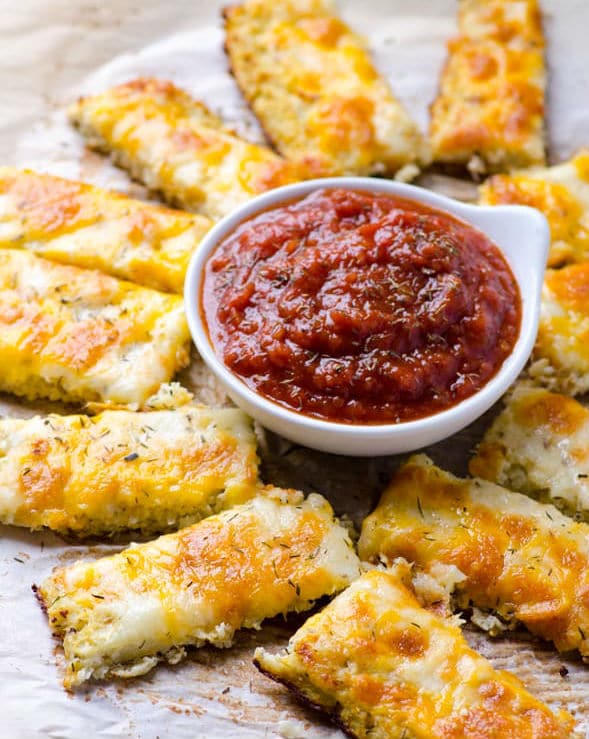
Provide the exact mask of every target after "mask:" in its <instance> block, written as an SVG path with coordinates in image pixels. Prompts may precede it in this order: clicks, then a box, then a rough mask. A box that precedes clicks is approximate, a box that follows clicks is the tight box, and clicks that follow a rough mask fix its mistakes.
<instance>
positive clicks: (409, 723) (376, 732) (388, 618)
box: [254, 560, 574, 739]
mask: <svg viewBox="0 0 589 739" xmlns="http://www.w3.org/2000/svg"><path fill="white" fill-rule="evenodd" d="M458 624H459V621H457V620H456V619H454V618H442V617H440V616H438V615H436V614H434V613H432V612H430V611H427V610H425V609H424V608H422V607H421V606H420V604H419V602H418V601H417V599H416V597H415V593H414V592H413V590H412V587H411V578H410V568H409V566H408V565H407V563H404V562H403V561H402V560H401V561H398V562H397V563H396V564H395V567H394V568H393V569H392V570H390V571H388V572H382V571H380V570H373V571H371V572H368V573H366V574H365V575H363V576H362V577H360V578H359V579H358V580H356V581H355V582H353V583H352V585H350V587H349V588H348V589H347V590H345V591H344V592H343V593H341V594H340V595H338V596H337V597H336V598H335V600H333V601H332V602H331V603H330V604H329V605H328V606H327V607H326V608H324V609H323V611H321V613H318V614H317V615H315V616H311V618H309V620H308V621H307V622H306V623H305V624H304V625H303V626H302V627H301V628H300V629H299V630H298V631H297V632H296V634H295V635H294V636H293V637H292V638H291V640H290V642H289V645H288V649H287V650H286V652H285V653H281V654H270V653H269V652H268V651H266V650H265V649H257V650H256V654H255V660H254V661H255V663H256V665H257V666H258V668H259V669H260V670H261V671H262V672H263V673H265V674H266V675H268V676H269V677H271V678H273V679H274V680H277V681H278V682H281V683H284V684H285V685H286V686H287V687H288V688H290V689H291V690H292V691H293V692H294V693H295V694H296V695H297V697H299V698H302V699H303V700H304V701H305V703H309V704H311V705H312V706H314V707H316V708H319V709H320V710H322V711H324V712H325V713H327V714H329V715H330V716H331V717H332V718H333V720H334V721H335V722H336V723H337V724H339V725H340V726H341V727H342V728H343V729H344V730H345V731H346V733H347V734H349V735H350V736H352V737H356V739H392V738H393V737H394V738H395V739H464V738H465V737H472V739H474V738H475V737H477V738H478V737H480V739H483V737H485V738H488V739H491V737H497V739H499V738H500V737H501V738H502V739H508V738H509V739H549V738H550V739H565V738H566V737H572V736H573V733H572V732H573V726H574V722H573V719H572V717H571V716H570V715H569V714H567V713H565V712H564V711H561V712H559V713H558V714H554V713H553V712H552V711H551V710H550V709H549V708H548V706H546V705H544V704H543V703H542V702H541V701H539V700H537V699H536V698H534V697H533V696H532V695H530V693H528V692H527V691H526V689H525V688H524V686H523V685H522V683H521V682H520V681H519V680H518V679H517V678H516V677H514V676H513V675H511V674H510V673H508V672H503V671H501V672H500V671H497V670H495V669H493V667H492V665H491V664H490V663H489V662H488V661H487V660H486V659H485V658H484V657H482V656H481V655H479V654H477V653H476V652H475V651H474V650H472V649H470V647H469V646H468V644H467V643H466V640H465V639H464V637H463V635H462V633H461V631H460V627H459V625H458Z"/></svg>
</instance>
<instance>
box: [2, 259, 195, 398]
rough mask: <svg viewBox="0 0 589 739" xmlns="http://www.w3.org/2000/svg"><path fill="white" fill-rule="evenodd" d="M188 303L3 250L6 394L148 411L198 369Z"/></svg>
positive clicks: (100, 275) (3, 384)
mask: <svg viewBox="0 0 589 739" xmlns="http://www.w3.org/2000/svg"><path fill="white" fill-rule="evenodd" d="M188 339H189V333H188V326H187V323H186V318H185V316H184V310H183V306H182V299H181V298H180V297H179V296H176V295H167V294H164V293H160V292H157V291H156V290H149V289H147V288H144V287H138V286H137V285H133V284H131V283H130V282H123V281H121V280H118V279H116V278H114V277H110V276H108V275H104V274H101V273H100V272H95V271H93V270H86V269H78V268H77V267H70V266H65V265H62V264H56V263H55V262H49V261H47V260H46V259H41V258H39V257H36V256H34V255H32V254H29V253H27V252H25V251H20V250H15V249H0V362H1V363H2V372H0V390H4V391H8V392H11V393H14V394H16V395H21V396H23V397H25V398H30V399H34V398H50V399H52V400H63V401H66V402H73V403H84V402H90V401H102V402H105V403H115V404H123V405H141V404H142V403H143V402H144V401H145V400H147V398H149V396H151V395H152V394H153V393H155V392H157V390H158V388H159V387H160V385H161V384H162V383H163V382H168V381H169V380H170V379H171V377H172V376H173V375H174V373H175V372H176V371H177V370H178V369H180V368H181V367H183V366H184V365H185V364H187V362H188V351H187V343H188Z"/></svg>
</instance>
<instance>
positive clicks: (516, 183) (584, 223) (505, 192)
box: [480, 151, 589, 267]
mask: <svg viewBox="0 0 589 739" xmlns="http://www.w3.org/2000/svg"><path fill="white" fill-rule="evenodd" d="M480 202H481V204H482V205H508V204H514V205H529V206H531V207H532V208H538V210H541V211H542V213H544V215H545V216H546V218H547V219H548V223H549V225H550V232H551V237H552V243H551V246H550V254H549V256H548V266H549V267H558V266H561V265H563V264H570V263H572V262H586V261H587V260H588V259H589V151H581V152H580V153H579V154H577V155H576V156H575V157H573V159H571V160H570V161H568V162H563V163H562V164H557V165H556V166H554V167H535V168H532V169H527V170H522V171H519V172H514V173H513V174H509V175H495V176H494V177H491V178H489V179H488V180H487V181H486V182H485V183H484V184H483V185H482V186H481V188H480Z"/></svg>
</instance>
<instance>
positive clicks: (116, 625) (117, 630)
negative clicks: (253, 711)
mask: <svg viewBox="0 0 589 739" xmlns="http://www.w3.org/2000/svg"><path fill="white" fill-rule="evenodd" d="M358 574H359V562H358V558H357V556H356V554H355V552H354V547H353V545H352V543H351V541H350V538H349V536H348V533H347V531H346V530H345V529H344V528H343V527H342V526H340V525H339V524H338V523H337V522H336V521H335V519H334V518H333V511H332V510H331V507H330V506H329V504H328V503H327V501H326V500H325V499H324V498H322V497H321V496H320V495H316V494H312V495H309V496H308V498H306V499H305V498H304V496H303V494H302V493H298V492H295V491H292V490H291V491H288V490H278V489H276V488H267V489H265V490H262V491H261V493H260V495H259V496H258V497H256V498H254V499H253V500H251V501H250V502H249V503H246V504H244V505H242V506H237V507H235V508H233V509H232V510H230V511H226V512H224V513H220V514H218V515H216V516H211V517H210V518H206V519H204V520H203V521H201V522H200V523H197V524H195V525H194V526H191V527H189V528H185V529H182V530H181V531H179V532H178V533H175V534H169V535H167V536H162V537H160V538H159V539H156V540H155V541H152V542H149V543H147V544H139V545H133V546H131V547H129V548H128V549H126V550H125V551H123V552H121V553H120V554H115V555H114V556H111V557H105V558H103V559H99V560H97V561H96V562H78V563H76V564H74V565H71V566H69V567H64V568H61V569H58V570H56V571H55V572H54V573H53V574H52V575H51V576H50V577H49V578H48V579H47V580H46V581H45V582H44V583H43V584H42V585H41V587H40V588H39V589H38V591H37V592H38V597H39V598H40V600H41V602H42V604H43V606H44V608H45V609H46V611H47V615H48V618H49V623H50V625H51V628H52V630H53V631H54V633H55V634H56V635H57V636H59V637H60V638H62V639H63V648H64V652H65V658H66V662H67V671H66V677H65V685H66V687H68V688H73V687H76V686H78V685H80V684H81V683H83V682H84V681H85V680H88V679H90V678H96V679H100V678H107V677H134V676H135V675H141V674H144V673H145V672H147V671H148V670H150V669H151V668H152V667H153V666H154V665H155V664H156V663H157V662H158V661H160V660H167V661H169V662H177V661H179V659H181V657H182V656H183V655H184V653H185V650H184V648H185V647H186V646H187V645H194V646H201V645H203V644H205V643H210V644H214V645H215V646H218V647H228V646H230V644H231V642H232V639H233V635H234V633H235V631H236V630H237V629H240V628H258V627H259V625H260V624H261V623H262V621H263V620H264V619H266V618H270V617H272V616H276V615H278V614H281V613H282V614H285V613H287V612H289V611H303V610H306V609H307V608H309V607H310V606H311V605H312V603H313V602H314V601H315V600H317V599H318V598H321V597H322V596H324V595H332V594H334V593H337V592H338V591H340V590H342V589H343V588H345V587H346V586H347V585H348V584H349V583H350V582H351V581H352V580H353V579H354V578H355V577H357V576H358Z"/></svg>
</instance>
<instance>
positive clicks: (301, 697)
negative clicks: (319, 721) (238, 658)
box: [253, 657, 361, 739]
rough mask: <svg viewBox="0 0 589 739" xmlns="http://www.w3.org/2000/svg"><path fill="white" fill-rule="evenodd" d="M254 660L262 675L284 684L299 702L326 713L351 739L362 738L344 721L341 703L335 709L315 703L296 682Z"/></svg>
mask: <svg viewBox="0 0 589 739" xmlns="http://www.w3.org/2000/svg"><path fill="white" fill-rule="evenodd" d="M253 662H254V665H255V666H256V667H257V668H258V670H259V671H260V672H261V673H262V675H265V676H266V677H269V678H270V680H274V682H276V683H280V684H281V685H284V687H285V688H287V689H288V690H289V691H290V692H291V693H292V694H293V695H294V696H295V698H296V699H297V700H298V701H299V703H302V704H303V705H304V706H307V708H312V709H313V710H314V711H319V712H320V713H323V714H325V715H326V716H327V717H328V718H329V719H330V721H332V722H333V723H334V724H335V725H336V726H337V727H338V728H339V729H341V730H342V731H343V732H344V733H345V734H346V735H347V736H349V737H350V738H351V739H361V738H360V736H359V735H358V734H355V733H354V732H353V731H352V729H351V728H350V727H349V726H347V725H346V723H345V722H344V721H343V719H342V716H341V706H340V705H339V703H338V704H336V707H335V709H333V710H330V709H328V708H326V707H325V706H322V705H321V704H319V703H315V701H312V700H311V699H310V698H309V697H308V696H306V695H305V694H304V693H303V692H302V690H300V689H299V688H298V687H297V686H296V685H295V684H294V683H291V682H290V681H289V680H284V679H282V678H279V677H276V675H273V674H272V673H271V672H269V671H268V670H265V669H264V668H263V667H262V666H261V665H260V663H259V662H258V660H257V659H256V658H255V657H254V659H253Z"/></svg>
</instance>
